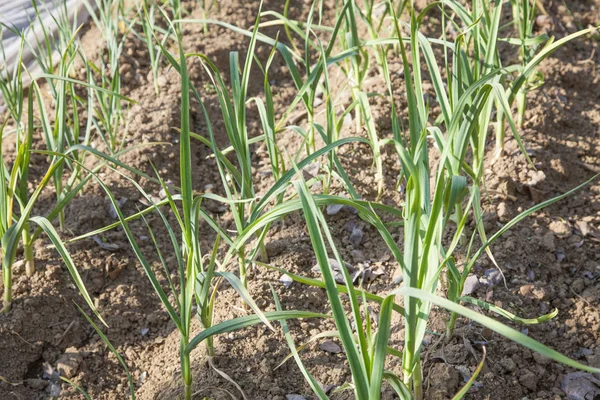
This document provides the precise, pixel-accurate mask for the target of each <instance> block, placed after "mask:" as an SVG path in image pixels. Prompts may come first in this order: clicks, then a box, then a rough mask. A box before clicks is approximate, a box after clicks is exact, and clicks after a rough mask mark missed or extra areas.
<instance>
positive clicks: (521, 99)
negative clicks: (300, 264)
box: [517, 90, 527, 128]
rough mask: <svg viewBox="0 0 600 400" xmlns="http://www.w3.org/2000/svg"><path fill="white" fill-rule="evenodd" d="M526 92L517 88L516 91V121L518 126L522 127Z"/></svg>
mask: <svg viewBox="0 0 600 400" xmlns="http://www.w3.org/2000/svg"><path fill="white" fill-rule="evenodd" d="M526 101H527V92H525V91H524V90H519V92H518V93H517V111H518V116H519V120H518V121H517V124H518V126H519V128H522V127H523V123H524V122H525V121H524V120H525V109H526V108H527V107H526V106H527V104H526Z"/></svg>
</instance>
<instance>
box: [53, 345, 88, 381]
mask: <svg viewBox="0 0 600 400" xmlns="http://www.w3.org/2000/svg"><path fill="white" fill-rule="evenodd" d="M82 361H83V356H82V355H81V353H79V351H78V350H77V349H76V348H75V347H69V348H68V349H67V350H66V351H65V353H64V354H63V355H62V356H61V357H60V358H59V359H58V361H57V362H56V369H57V370H58V372H59V373H60V374H61V375H62V376H64V377H66V378H72V377H74V376H75V375H77V371H78V370H79V365H81V362H82Z"/></svg>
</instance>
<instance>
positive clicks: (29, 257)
mask: <svg viewBox="0 0 600 400" xmlns="http://www.w3.org/2000/svg"><path fill="white" fill-rule="evenodd" d="M21 237H22V239H23V253H24V257H25V274H26V275H27V276H33V274H34V273H35V261H34V258H33V243H32V242H31V234H30V233H29V224H28V223H27V224H25V226H24V227H23V233H22V234H21Z"/></svg>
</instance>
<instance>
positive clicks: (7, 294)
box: [2, 265, 12, 313]
mask: <svg viewBox="0 0 600 400" xmlns="http://www.w3.org/2000/svg"><path fill="white" fill-rule="evenodd" d="M2 267H3V268H2V271H3V272H2V279H3V281H4V296H3V300H4V301H3V304H2V313H5V312H8V311H9V310H10V305H11V303H12V268H11V267H10V266H9V267H8V268H4V267H5V266H4V265H3V266H2Z"/></svg>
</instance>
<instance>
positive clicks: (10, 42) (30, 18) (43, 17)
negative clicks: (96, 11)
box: [0, 0, 93, 109]
mask: <svg viewBox="0 0 600 400" xmlns="http://www.w3.org/2000/svg"><path fill="white" fill-rule="evenodd" d="M84 1H85V0H0V26H1V28H2V47H3V48H4V51H3V52H2V51H1V49H0V71H9V73H10V72H12V71H13V68H14V64H15V62H17V60H18V59H19V51H20V48H21V36H22V35H23V36H24V37H25V40H26V42H27V43H28V44H27V45H25V46H24V47H23V64H24V65H25V67H26V68H27V70H28V71H29V73H31V74H32V75H33V78H34V79H35V73H36V72H37V71H38V70H39V69H38V67H37V66H36V64H35V59H34V57H33V51H34V48H35V47H34V48H32V47H31V46H37V45H38V43H44V33H43V31H42V27H43V28H45V29H46V33H47V34H48V35H50V36H52V37H53V38H56V36H57V32H58V27H57V24H56V21H55V18H59V17H60V16H61V15H63V16H64V15H65V13H66V15H67V17H68V18H69V21H70V23H71V24H73V23H75V24H76V25H77V26H78V25H80V24H82V23H84V22H85V21H86V20H87V18H88V16H89V13H88V9H87V7H86V5H85V4H84ZM32 2H35V4H36V6H37V11H38V12H39V17H37V16H36V10H35V7H34V4H33V3H32ZM92 3H93V2H92ZM61 13H62V14H61ZM36 38H37V39H36ZM0 79H6V75H4V74H2V75H0ZM28 82H29V77H28V76H23V83H24V84H26V83H28ZM1 103H2V99H1V96H0V109H2V104H1Z"/></svg>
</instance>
